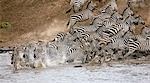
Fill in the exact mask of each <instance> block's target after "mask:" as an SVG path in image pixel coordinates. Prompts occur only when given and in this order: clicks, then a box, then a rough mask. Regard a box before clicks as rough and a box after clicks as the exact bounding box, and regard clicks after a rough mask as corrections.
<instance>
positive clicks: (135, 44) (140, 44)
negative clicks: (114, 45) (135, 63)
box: [124, 38, 150, 58]
mask: <svg viewBox="0 0 150 83" xmlns="http://www.w3.org/2000/svg"><path fill="white" fill-rule="evenodd" d="M128 49H129V51H128V52H127V53H126V54H125V55H124V58H126V57H128V56H129V55H130V54H132V53H134V52H135V51H136V50H137V51H145V52H146V51H150V40H146V39H145V38H143V39H140V40H139V39H137V40H132V41H130V42H129V47H128Z"/></svg>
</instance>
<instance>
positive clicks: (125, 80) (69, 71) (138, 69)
mask: <svg viewBox="0 0 150 83" xmlns="http://www.w3.org/2000/svg"><path fill="white" fill-rule="evenodd" d="M0 83H150V64H139V65H124V64H115V65H112V66H111V67H110V66H107V67H99V66H97V67H96V66H95V67H85V66H84V67H79V68H74V67H73V65H58V66H54V67H50V68H46V69H24V70H20V71H18V72H15V73H14V72H13V69H12V67H11V65H10V57H9V55H8V54H7V53H5V54H0Z"/></svg>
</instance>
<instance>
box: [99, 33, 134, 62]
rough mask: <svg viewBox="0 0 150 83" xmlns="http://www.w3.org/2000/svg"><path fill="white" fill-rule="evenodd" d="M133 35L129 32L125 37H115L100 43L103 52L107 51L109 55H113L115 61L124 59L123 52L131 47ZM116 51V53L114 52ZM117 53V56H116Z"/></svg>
mask: <svg viewBox="0 0 150 83" xmlns="http://www.w3.org/2000/svg"><path fill="white" fill-rule="evenodd" d="M134 40H135V39H134V36H133V33H131V32H129V31H128V32H127V34H126V35H125V36H124V37H118V36H117V35H116V36H113V37H111V38H109V39H105V41H104V40H102V42H101V43H100V45H101V48H102V50H101V51H102V52H103V51H104V52H105V50H107V52H108V54H110V55H112V57H113V59H115V60H117V59H118V58H123V56H122V55H123V54H122V53H123V52H124V51H126V48H128V46H130V42H131V41H134ZM114 50H116V52H114ZM114 53H115V54H114Z"/></svg>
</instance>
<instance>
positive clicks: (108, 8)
mask: <svg viewBox="0 0 150 83" xmlns="http://www.w3.org/2000/svg"><path fill="white" fill-rule="evenodd" d="M100 10H101V13H107V14H110V15H111V14H112V13H113V12H114V11H117V10H118V6H117V3H116V0H111V1H110V2H108V4H106V5H105V6H104V7H102V8H101V9H100Z"/></svg>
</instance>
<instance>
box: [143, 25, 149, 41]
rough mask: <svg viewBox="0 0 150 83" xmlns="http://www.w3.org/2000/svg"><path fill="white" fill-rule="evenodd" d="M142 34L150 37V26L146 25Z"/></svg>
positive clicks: (147, 37)
mask: <svg viewBox="0 0 150 83" xmlns="http://www.w3.org/2000/svg"><path fill="white" fill-rule="evenodd" d="M141 35H142V36H144V37H145V38H146V39H150V27H148V26H144V27H143V29H142V34H141Z"/></svg>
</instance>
